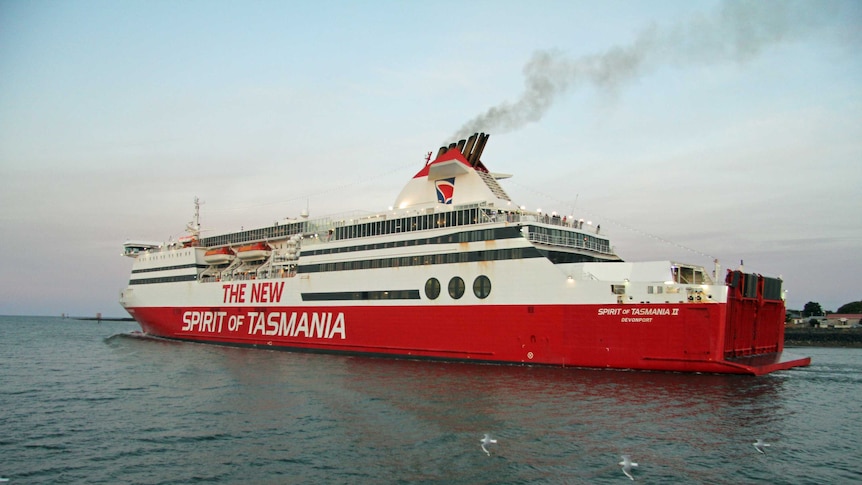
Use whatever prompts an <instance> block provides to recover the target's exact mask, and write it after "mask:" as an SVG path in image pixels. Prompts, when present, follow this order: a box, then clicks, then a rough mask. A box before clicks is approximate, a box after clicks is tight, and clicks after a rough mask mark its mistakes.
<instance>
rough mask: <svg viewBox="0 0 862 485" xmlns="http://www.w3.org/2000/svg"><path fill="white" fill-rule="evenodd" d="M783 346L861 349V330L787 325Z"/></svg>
mask: <svg viewBox="0 0 862 485" xmlns="http://www.w3.org/2000/svg"><path fill="white" fill-rule="evenodd" d="M784 344H785V345H800V346H808V347H862V328H814V327H809V326H801V325H799V326H797V325H788V326H786V327H785V328H784Z"/></svg>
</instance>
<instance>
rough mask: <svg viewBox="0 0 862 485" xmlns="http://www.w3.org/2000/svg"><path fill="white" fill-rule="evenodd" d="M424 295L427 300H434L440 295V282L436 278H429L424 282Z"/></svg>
mask: <svg viewBox="0 0 862 485" xmlns="http://www.w3.org/2000/svg"><path fill="white" fill-rule="evenodd" d="M425 296H427V297H428V299H429V300H436V299H437V297H438V296H440V282H439V281H437V278H430V279H428V281H426V282H425Z"/></svg>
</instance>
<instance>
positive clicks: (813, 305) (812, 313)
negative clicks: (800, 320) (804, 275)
mask: <svg viewBox="0 0 862 485" xmlns="http://www.w3.org/2000/svg"><path fill="white" fill-rule="evenodd" d="M802 316H803V317H822V316H823V308H821V307H820V303H817V302H813V301H809V302H808V303H806V304H805V307H803V308H802Z"/></svg>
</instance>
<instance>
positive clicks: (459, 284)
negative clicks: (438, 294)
mask: <svg viewBox="0 0 862 485" xmlns="http://www.w3.org/2000/svg"><path fill="white" fill-rule="evenodd" d="M449 296H451V297H452V299H453V300H457V299H458V298H461V297H462V296H464V280H462V279H461V278H460V277H458V276H455V277H454V278H452V279H451V280H449Z"/></svg>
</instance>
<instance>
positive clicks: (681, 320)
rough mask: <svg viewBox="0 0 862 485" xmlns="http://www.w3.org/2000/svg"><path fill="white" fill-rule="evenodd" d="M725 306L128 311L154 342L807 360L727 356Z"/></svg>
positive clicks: (632, 361)
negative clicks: (152, 337) (182, 341)
mask: <svg viewBox="0 0 862 485" xmlns="http://www.w3.org/2000/svg"><path fill="white" fill-rule="evenodd" d="M726 308H727V306H726V305H725V304H683V305H649V306H640V307H632V306H631V305H494V306H398V307H392V306H383V305H381V306H314V307H308V306H255V307H220V308H215V307H196V308H190V307H140V308H128V310H129V313H130V314H131V315H132V316H133V317H134V318H135V319H136V320H137V321H138V322H139V323H140V325H141V328H142V329H143V331H144V332H145V333H147V334H149V335H153V336H158V337H164V338H169V339H178V340H184V341H194V342H203V343H212V344H222V345H234V346H247V347H263V348H270V349H281V350H293V351H310V352H328V353H341V354H360V355H371V356H385V357H398V358H411V359H433V360H450V361H469V362H485V363H501V364H520V365H549V366H562V367H589V368H614V369H640V370H655V371H678V372H706V373H731V374H752V375H761V374H766V373H769V372H773V371H776V370H782V369H788V368H791V367H796V366H801V365H807V364H808V359H807V358H802V359H795V358H792V357H789V356H786V355H784V354H783V352H782V349H781V348H780V347H782V346H776V347H775V348H774V349H769V350H773V351H771V352H770V351H766V352H760V353H758V354H757V355H756V356H753V355H744V354H745V353H744V352H739V351H738V349H737V350H736V351H735V352H728V351H727V350H726V347H727V343H728V340H729V338H730V336H729V335H727V332H726V329H727V328H728V326H727V325H726V321H727V317H728V315H727V312H726ZM781 330H783V327H782V328H781ZM782 333H783V332H782ZM772 337H773V338H774V337H778V336H777V335H776V336H772ZM781 338H782V340H783V335H781ZM734 354H737V355H734Z"/></svg>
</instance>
